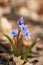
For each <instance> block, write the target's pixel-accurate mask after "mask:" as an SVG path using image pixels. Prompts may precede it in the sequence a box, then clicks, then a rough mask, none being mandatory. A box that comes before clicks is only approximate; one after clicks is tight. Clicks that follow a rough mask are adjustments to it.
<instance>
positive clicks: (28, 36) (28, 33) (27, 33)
mask: <svg viewBox="0 0 43 65" xmlns="http://www.w3.org/2000/svg"><path fill="white" fill-rule="evenodd" d="M30 35H31V34H30V32H29V31H28V30H27V31H25V32H24V37H25V38H26V39H27V40H28V39H30V38H31V36H30Z"/></svg>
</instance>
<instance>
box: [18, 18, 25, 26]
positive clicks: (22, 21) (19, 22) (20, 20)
mask: <svg viewBox="0 0 43 65" xmlns="http://www.w3.org/2000/svg"><path fill="white" fill-rule="evenodd" d="M23 23H24V20H23V18H22V17H21V18H20V19H19V20H18V26H19V27H20V26H21V25H22V24H23Z"/></svg>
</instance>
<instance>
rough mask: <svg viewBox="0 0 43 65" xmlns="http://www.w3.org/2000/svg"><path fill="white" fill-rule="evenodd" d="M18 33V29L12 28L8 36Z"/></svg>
mask: <svg viewBox="0 0 43 65" xmlns="http://www.w3.org/2000/svg"><path fill="white" fill-rule="evenodd" d="M17 34H18V30H17V29H16V30H12V31H11V34H10V36H16V35H17Z"/></svg>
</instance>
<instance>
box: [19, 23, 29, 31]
mask: <svg viewBox="0 0 43 65" xmlns="http://www.w3.org/2000/svg"><path fill="white" fill-rule="evenodd" d="M20 29H21V30H23V31H26V30H27V29H28V25H24V24H22V25H21V26H20Z"/></svg>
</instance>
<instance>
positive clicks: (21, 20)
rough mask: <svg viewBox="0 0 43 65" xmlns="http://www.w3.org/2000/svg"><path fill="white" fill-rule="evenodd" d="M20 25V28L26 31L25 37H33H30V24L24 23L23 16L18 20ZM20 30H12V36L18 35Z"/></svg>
mask: <svg viewBox="0 0 43 65" xmlns="http://www.w3.org/2000/svg"><path fill="white" fill-rule="evenodd" d="M18 26H19V28H20V30H21V31H22V30H23V31H24V33H23V37H25V38H26V39H29V38H31V37H30V35H31V34H30V32H29V29H28V25H25V24H24V20H23V18H22V17H21V18H20V19H19V20H18ZM18 33H19V32H18V30H17V29H16V30H13V31H12V32H11V36H16V35H18Z"/></svg>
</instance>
